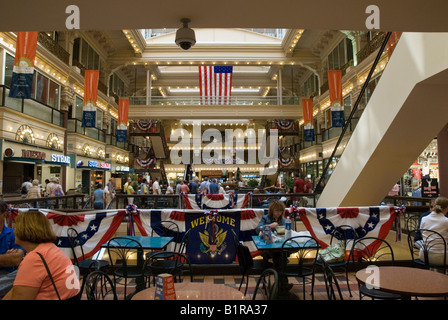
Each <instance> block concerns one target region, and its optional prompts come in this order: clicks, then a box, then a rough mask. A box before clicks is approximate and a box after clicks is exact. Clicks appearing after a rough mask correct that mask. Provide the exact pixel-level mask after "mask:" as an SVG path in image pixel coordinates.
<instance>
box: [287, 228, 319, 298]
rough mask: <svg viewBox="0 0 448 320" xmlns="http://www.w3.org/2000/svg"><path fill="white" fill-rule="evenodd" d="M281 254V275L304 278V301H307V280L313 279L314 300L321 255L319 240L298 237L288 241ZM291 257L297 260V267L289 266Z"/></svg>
mask: <svg viewBox="0 0 448 320" xmlns="http://www.w3.org/2000/svg"><path fill="white" fill-rule="evenodd" d="M281 253H282V258H281V261H282V264H281V265H282V270H281V273H282V274H283V275H284V276H286V277H294V278H302V288H303V289H302V290H303V299H306V296H305V284H306V282H307V281H306V280H307V279H308V278H309V277H311V279H309V283H311V297H312V299H314V280H315V267H316V260H317V257H318V254H319V243H318V242H317V240H316V239H315V238H313V237H309V236H296V237H292V238H289V239H286V240H285V242H284V243H283V245H282V249H281ZM291 255H292V256H293V258H295V259H297V265H295V264H288V259H290V257H291Z"/></svg>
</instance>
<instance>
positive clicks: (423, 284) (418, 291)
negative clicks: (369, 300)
mask: <svg viewBox="0 0 448 320" xmlns="http://www.w3.org/2000/svg"><path fill="white" fill-rule="evenodd" d="M356 279H357V280H358V282H360V283H361V284H363V285H372V286H375V289H378V290H380V291H384V292H388V293H394V294H398V295H400V296H402V297H403V298H405V299H407V298H410V297H447V296H448V276H447V275H445V274H443V273H439V272H436V271H432V270H427V269H419V268H412V267H395V266H390V267H389V266H388V267H386V266H383V267H373V268H371V267H368V268H365V269H362V270H359V271H358V272H356Z"/></svg>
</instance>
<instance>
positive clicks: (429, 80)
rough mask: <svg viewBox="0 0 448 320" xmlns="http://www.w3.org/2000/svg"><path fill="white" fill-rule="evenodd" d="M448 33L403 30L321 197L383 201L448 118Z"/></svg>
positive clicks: (336, 203)
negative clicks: (447, 102)
mask: <svg viewBox="0 0 448 320" xmlns="http://www.w3.org/2000/svg"><path fill="white" fill-rule="evenodd" d="M447 57H448V33H403V34H402V36H401V38H400V41H399V42H398V44H397V46H396V48H395V50H394V52H393V54H392V56H391V58H390V60H389V62H388V64H387V66H386V68H385V70H384V71H383V74H382V76H381V80H380V81H379V82H378V85H377V87H376V89H375V91H374V93H373V95H372V97H371V98H370V100H369V102H368V104H367V106H366V108H365V110H364V111H363V113H362V115H361V117H360V119H359V122H358V124H357V126H356V128H355V130H354V131H353V133H352V135H351V137H350V140H349V141H348V143H347V145H346V147H345V150H344V152H343V153H342V155H341V158H340V159H339V162H338V164H337V166H336V167H335V169H334V171H333V173H332V174H331V176H330V178H329V179H328V181H327V182H326V185H325V187H324V189H323V191H322V194H321V195H320V197H319V200H318V203H317V206H318V207H343V206H371V205H378V204H379V203H380V202H381V201H382V200H383V198H384V196H385V195H386V194H387V193H388V191H389V190H390V189H391V187H392V186H393V185H394V184H395V183H396V181H398V180H399V179H400V178H401V177H402V175H403V173H404V172H405V171H406V170H407V169H408V168H409V165H410V164H412V163H413V162H414V161H415V159H417V158H418V156H419V155H420V154H421V152H422V150H424V149H425V147H426V146H427V145H428V144H429V143H430V142H431V141H432V140H433V139H434V137H436V136H437V135H438V133H439V132H440V130H441V129H442V128H443V127H444V126H445V125H446V123H447V119H448V108H446V101H448V90H447V88H448V59H447Z"/></svg>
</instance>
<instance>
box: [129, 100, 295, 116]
mask: <svg viewBox="0 0 448 320" xmlns="http://www.w3.org/2000/svg"><path fill="white" fill-rule="evenodd" d="M208 102H209V103H208ZM129 104H130V108H129V119H130V120H131V119H159V120H163V119H299V118H301V117H302V108H301V107H300V103H299V98H297V97H282V99H280V98H279V97H272V96H270V97H262V96H253V97H248V96H245V97H243V96H232V97H231V98H230V100H229V101H226V102H225V103H223V102H218V101H214V100H210V101H204V100H202V99H201V98H200V97H199V96H188V97H180V96H167V97H159V96H158V97H142V96H140V97H138V96H136V97H130V101H129Z"/></svg>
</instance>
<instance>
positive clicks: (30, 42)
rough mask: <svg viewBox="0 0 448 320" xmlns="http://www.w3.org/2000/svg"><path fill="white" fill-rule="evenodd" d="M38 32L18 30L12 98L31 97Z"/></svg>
mask: <svg viewBox="0 0 448 320" xmlns="http://www.w3.org/2000/svg"><path fill="white" fill-rule="evenodd" d="M38 34H39V33H38V32H18V33H17V45H16V56H15V59H14V67H13V69H12V82H11V89H10V90H9V97H11V98H22V99H30V98H31V87H32V84H33V75H34V59H35V58H36V47H37V36H38Z"/></svg>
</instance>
